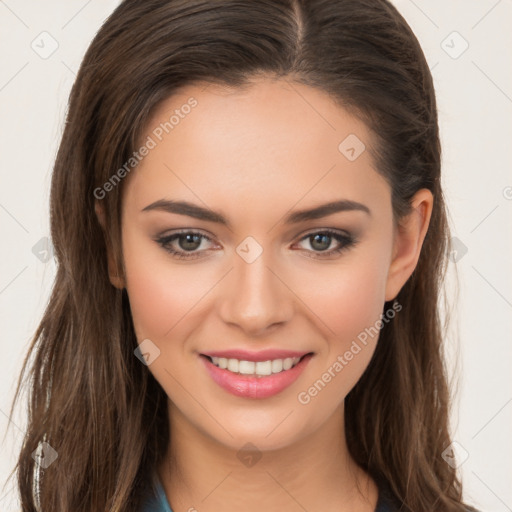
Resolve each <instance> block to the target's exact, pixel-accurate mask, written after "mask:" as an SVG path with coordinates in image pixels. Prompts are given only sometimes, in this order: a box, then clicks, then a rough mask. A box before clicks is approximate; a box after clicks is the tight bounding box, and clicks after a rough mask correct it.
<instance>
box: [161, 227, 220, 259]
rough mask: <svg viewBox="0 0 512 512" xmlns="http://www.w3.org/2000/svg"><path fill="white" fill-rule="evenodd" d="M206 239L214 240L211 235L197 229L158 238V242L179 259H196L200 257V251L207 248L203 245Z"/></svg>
mask: <svg viewBox="0 0 512 512" xmlns="http://www.w3.org/2000/svg"><path fill="white" fill-rule="evenodd" d="M204 240H207V241H209V242H211V241H212V239H211V238H210V237H208V236H206V235H204V234H203V233H200V232H197V231H182V232H180V233H174V234H172V235H168V236H163V237H160V238H157V239H156V241H157V243H158V244H160V245H161V246H162V247H163V248H164V249H165V250H166V251H167V252H169V253H171V255H172V256H173V257H174V258H177V259H195V258H198V257H200V256H201V255H200V253H201V252H204V251H205V250H206V249H205V248H204V247H203V241H204ZM175 242H176V243H175ZM200 248H201V250H200V251H199V250H198V249H200Z"/></svg>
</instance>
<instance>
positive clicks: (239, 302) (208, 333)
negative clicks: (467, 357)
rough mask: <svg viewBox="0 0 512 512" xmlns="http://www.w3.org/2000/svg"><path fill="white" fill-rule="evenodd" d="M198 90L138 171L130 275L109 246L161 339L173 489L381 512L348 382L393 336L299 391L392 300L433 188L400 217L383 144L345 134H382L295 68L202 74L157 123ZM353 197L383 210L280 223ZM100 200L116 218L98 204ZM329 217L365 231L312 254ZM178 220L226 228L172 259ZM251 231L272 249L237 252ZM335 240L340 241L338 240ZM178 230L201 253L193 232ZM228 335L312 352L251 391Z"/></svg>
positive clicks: (166, 477)
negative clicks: (237, 83) (214, 77)
mask: <svg viewBox="0 0 512 512" xmlns="http://www.w3.org/2000/svg"><path fill="white" fill-rule="evenodd" d="M190 96H193V97H194V98H196V100H197V101H198V105H197V107H195V108H194V109H193V110H192V111H191V113H190V114H188V115H187V116H186V117H185V118H184V119H181V120H180V123H179V124H178V125H177V126H175V127H174V129H173V130H172V132H170V133H169V134H168V135H166V136H165V137H164V138H163V140H162V141H160V142H158V144H157V146H156V147H155V148H154V149H152V150H151V151H150V152H149V154H148V155H147V156H146V157H145V158H144V159H143V160H142V162H141V163H140V164H139V166H138V167H137V168H136V170H134V171H133V172H132V173H131V174H130V175H129V177H128V178H126V181H125V183H124V184H123V186H124V190H123V207H122V240H123V247H122V248H123V255H124V256H123V258H124V268H125V271H126V273H125V275H124V276H117V275H115V272H114V270H113V269H114V263H113V258H112V256H111V253H109V264H110V268H111V269H112V272H111V274H112V275H111V278H110V279H111V282H112V284H113V285H114V286H116V287H119V288H122V287H126V289H127V293H128V296H129V299H130V305H131V311H132V315H133V320H134V326H135V331H136V335H137V339H138V340H139V343H140V342H141V341H142V340H144V339H146V338H149V339H150V340H151V341H152V342H153V343H154V344H155V345H156V346H157V347H158V348H159V350H160V355H159V357H157V358H156V359H155V360H154V361H153V362H152V363H151V364H150V365H149V366H148V370H149V371H151V373H152V374H153V375H154V376H155V378H156V379H157V380H158V382H159V383H160V384H161V385H162V387H163V389H164V390H165V391H166V393H167V395H168V397H169V421H170V425H171V439H170V448H169V452H168V453H167V454H166V460H165V461H164V463H163V464H162V465H161V467H160V468H158V472H159V475H160V478H161V480H162V482H163V485H164V489H165V491H166V494H167V496H168V499H169V502H170V504H171V506H172V508H173V511H174V512H182V511H189V510H191V508H192V507H195V509H197V510H198V511H201V512H203V511H218V510H223V511H225V512H230V511H234V510H237V511H239V510H244V511H247V512H253V511H258V512H260V511H261V510H270V511H273V510H285V511H295V510H297V511H299V510H304V509H306V510H308V511H309V512H315V511H320V510H321V511H323V512H325V511H337V512H340V511H349V510H350V511H356V512H363V511H365V512H370V511H373V510H374V509H375V506H376V503H377V498H378V489H377V487H376V485H375V482H374V481H373V480H372V479H371V478H370V477H369V475H367V474H366V473H365V472H364V471H363V470H362V469H361V468H359V467H358V466H357V465H356V464H355V462H354V461H353V459H352V458H351V457H350V455H349V453H348V448H347V444H346V439H345V432H344V398H345V397H346V395H347V394H348V393H349V391H350V390H351V389H352V388H353V386H354V385H355V384H356V383H357V381H358V380H359V378H360V377H361V375H362V374H363V372H364V370H365V368H366V367H367V365H368V363H369V362H370V359H371V357H372V355H373V352H374V349H375V346H376V343H377V339H378V336H375V337H373V338H370V339H369V341H368V343H367V345H366V346H365V347H364V348H363V349H362V350H361V351H360V352H359V353H358V354H357V355H356V356H354V358H353V359H352V360H351V361H350V362H349V364H347V365H346V366H345V367H344V368H343V370H342V371H341V372H340V373H339V374H337V375H336V377H335V378H333V379H332V380H331V381H330V382H329V383H328V384H327V385H326V386H325V388H324V389H323V390H322V391H321V392H319V393H318V395H317V396H315V397H314V398H312V399H311V401H310V402H309V403H308V404H305V405H304V404H301V403H299V401H298V399H297V396H298V393H300V392H301V391H305V390H307V389H308V388H309V387H310V386H311V385H312V384H313V383H314V382H315V381H317V380H318V379H319V378H321V376H322V374H323V373H324V372H325V371H326V370H327V368H329V367H330V366H332V364H333V363H334V362H335V361H336V358H337V357H338V356H339V355H342V354H344V353H345V352H346V351H347V350H349V348H350V346H351V344H352V342H353V341H354V340H355V339H357V336H358V334H360V333H361V332H363V331H364V330H365V328H368V327H370V326H373V325H375V322H376V321H377V320H378V319H379V318H380V315H381V313H382V312H383V308H384V302H385V301H388V300H392V299H394V298H395V297H396V295H397V294H398V292H399V290H400V289H401V288H402V286H403V285H404V284H405V282H406V281H407V279H408V278H409V276H410V275H411V273H412V272H413V270H414V268H415V266H416V263H417V261H418V257H419V254H420V250H421V246H422V243H423V240H424V237H425V234H426V230H427V227H428V223H429V220H430V215H431V211H432V203H433V198H432V194H431V193H430V192H429V191H427V190H420V191H418V192H417V194H416V195H415V196H414V198H413V201H412V206H413V210H412V213H411V214H410V215H409V216H408V217H407V218H404V219H402V220H401V221H400V224H399V225H398V226H397V225H395V224H394V222H393V214H392V207H391V190H390V188H389V185H388V184H387V182H386V181H385V179H384V178H383V177H382V176H381V175H380V174H378V173H377V172H376V171H375V170H374V168H373V162H372V159H371V156H370V152H369V151H368V150H366V151H364V152H363V153H362V154H361V155H360V156H359V157H358V158H357V159H356V160H355V161H349V160H348V159H347V158H346V157H345V156H344V155H343V154H342V153H341V152H340V151H339V150H338V146H339V144H340V142H341V141H343V140H344V139H345V138H346V137H347V136H348V135H349V134H356V135H357V137H358V138H359V139H360V140H361V141H363V142H364V144H365V145H366V148H367V149H368V148H369V147H370V146H371V144H372V135H371V133H370V131H369V130H368V128H367V127H366V126H365V125H364V124H363V123H361V122H360V121H358V120H357V119H356V118H354V117H352V116H351V115H350V114H349V113H348V112H347V111H345V110H344V109H342V108H340V107H339V106H336V105H335V104H334V103H333V102H332V100H331V99H330V97H329V96H328V95H326V94H325V93H324V92H322V91H320V90H317V89H313V88H310V87H307V86H304V85H299V84H295V83H291V82H289V81H287V80H282V79H281V80H271V79H269V78H260V79H258V80H254V83H253V85H252V86H251V87H249V88H246V89H244V90H240V89H228V88H225V87H220V86H217V85H212V84H210V85H208V86H207V87H205V85H204V84H202V85H194V86H187V87H185V88H184V89H182V90H181V91H180V92H179V93H178V94H176V95H174V96H173V97H172V98H169V99H168V100H166V101H165V102H163V103H162V104H161V105H160V106H159V108H158V109H157V110H156V111H155V113H154V115H153V117H152V119H151V121H150V122H149V123H148V126H147V131H146V133H145V134H144V137H143V139H144V140H145V139H146V137H147V135H150V134H151V132H152V130H153V129H154V128H155V127H156V126H158V124H159V123H160V122H164V121H165V120H167V119H168V118H169V115H170V113H172V110H174V109H176V108H179V107H180V106H181V105H183V104H184V103H186V101H187V99H188V98H189V97H190ZM159 199H174V200H185V201H190V202H193V203H195V204H198V205H199V206H203V207H205V206H207V207H208V208H210V209H211V210H214V211H218V212H221V213H222V214H223V215H224V216H225V217H226V218H227V219H228V220H229V221H230V223H231V228H228V227H226V226H222V225H220V224H216V223H214V222H210V221H204V220H198V219H194V218H191V217H188V216H184V215H178V214H173V213H168V212H164V211H156V210H152V211H146V212H142V211H141V210H142V209H143V208H145V207H146V206H147V205H149V204H151V203H153V202H154V201H157V200H159ZM340 199H348V200H352V201H357V202H359V203H362V204H364V205H366V206H367V207H368V208H369V209H370V214H367V213H365V212H363V211H344V212H338V213H334V214H331V215H329V216H326V217H323V218H321V219H316V220H308V221H304V222H300V223H298V224H296V225H291V224H288V225H287V224H284V223H283V220H282V219H283V217H284V216H285V215H286V214H288V213H289V212H290V211H296V210H302V209H308V208H312V207H314V206H318V205H320V204H323V203H327V202H330V201H335V200H340ZM97 213H98V217H99V220H100V222H102V223H103V225H104V222H105V219H104V216H103V212H102V209H101V204H100V203H98V206H97ZM326 228H331V229H334V230H338V231H341V230H343V231H346V232H349V233H350V234H352V235H353V236H354V237H355V238H356V240H357V241H356V243H355V244H354V245H352V246H349V247H347V248H346V249H345V250H344V251H343V252H341V253H340V254H334V255H332V256H330V257H319V258H315V257H314V256H315V255H320V256H321V253H322V251H321V250H320V249H318V245H314V243H313V242H314V241H312V239H311V238H308V237H307V236H306V234H311V232H318V231H320V232H321V231H322V229H326ZM181 229H190V230H194V231H199V232H200V233H203V234H206V235H207V236H209V237H210V238H211V239H212V241H211V242H209V241H208V240H206V239H203V241H202V242H201V245H200V246H199V244H197V245H196V247H198V248H197V249H192V250H193V251H195V252H196V253H200V257H199V258H197V259H191V260H178V259H175V258H173V257H172V256H171V255H170V254H169V253H168V252H166V250H165V249H164V248H163V247H162V246H161V245H159V244H158V243H157V242H155V239H156V238H157V237H159V236H162V235H168V234H170V233H172V232H174V231H177V230H181ZM248 236H251V237H253V238H254V239H255V240H256V241H257V242H258V243H259V245H260V246H261V248H262V249H263V252H262V254H261V255H260V256H259V258H257V259H256V260H255V261H253V262H252V263H248V262H246V261H245V260H244V259H243V258H241V257H240V256H239V255H238V254H237V252H236V248H237V247H238V246H239V244H240V243H241V242H242V241H243V240H244V239H245V238H246V237H248ZM329 241H330V243H329ZM324 245H325V246H326V247H328V250H330V249H335V248H337V247H339V245H340V243H339V242H337V241H336V239H335V238H331V239H328V240H327V241H326V242H325V244H324ZM172 246H173V247H174V248H175V249H176V250H181V251H182V252H186V247H187V246H186V240H183V239H182V245H181V246H180V245H179V240H175V241H174V242H172ZM184 247H185V249H184ZM320 247H322V245H320ZM397 314H399V313H397ZM231 348H244V349H247V350H253V351H254V350H259V349H264V348H284V349H290V350H299V351H304V352H314V356H313V358H312V359H311V360H310V361H309V364H308V365H307V367H306V368H305V370H304V372H303V373H302V374H301V375H300V377H299V378H298V380H296V381H295V382H294V383H293V384H292V385H291V386H290V387H288V388H287V389H285V390H284V391H283V392H281V393H279V394H277V395H275V396H273V397H270V398H266V399H248V398H241V397H236V396H233V395H231V394H230V393H228V392H227V391H225V390H224V389H222V388H221V387H219V386H218V385H217V384H216V383H214V382H213V380H212V379H211V378H210V376H209V374H208V373H207V372H206V371H205V369H204V367H203V364H202V362H201V360H200V358H199V353H202V352H207V351H211V350H221V349H231ZM248 442H250V443H252V444H253V445H254V446H255V447H257V449H258V451H259V453H260V455H261V456H262V457H261V459H260V460H258V461H257V463H256V464H254V465H252V466H250V467H248V466H246V465H245V464H243V463H242V461H241V460H240V459H239V458H238V457H237V452H238V451H239V450H240V449H241V447H243V446H244V445H245V444H246V443H248ZM262 491H263V492H262ZM319 497H320V499H319ZM192 510H193V509H192Z"/></svg>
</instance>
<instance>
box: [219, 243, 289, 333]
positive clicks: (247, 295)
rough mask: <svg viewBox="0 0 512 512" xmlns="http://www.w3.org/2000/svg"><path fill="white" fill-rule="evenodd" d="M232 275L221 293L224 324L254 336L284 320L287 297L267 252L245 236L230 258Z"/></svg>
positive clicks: (286, 292)
mask: <svg viewBox="0 0 512 512" xmlns="http://www.w3.org/2000/svg"><path fill="white" fill-rule="evenodd" d="M233 258H234V261H233V266H234V269H233V272H231V277H230V279H229V281H228V282H229V284H228V289H227V290H225V294H223V303H222V306H221V315H222V318H223V320H224V321H225V322H227V323H230V324H236V325H238V326H239V327H241V328H242V329H243V330H245V331H247V332H250V333H251V334H256V333H259V332H263V331H266V329H267V328H269V327H271V326H273V325H274V324H277V323H282V322H285V321H287V320H288V319H289V318H290V316H291V314H292V310H293V304H292V298H291V294H290V292H289V291H288V289H287V287H286V286H285V285H284V284H283V283H282V282H281V280H280V279H279V278H278V277H277V276H276V274H277V275H279V272H277V271H276V270H275V269H273V268H272V267H273V264H274V262H275V260H274V258H273V257H272V254H271V250H270V249H268V250H263V247H262V246H261V245H260V244H259V243H257V242H256V241H255V239H251V237H248V238H247V239H246V240H244V241H243V242H242V243H240V244H239V246H238V247H237V249H236V253H235V254H234V255H233Z"/></svg>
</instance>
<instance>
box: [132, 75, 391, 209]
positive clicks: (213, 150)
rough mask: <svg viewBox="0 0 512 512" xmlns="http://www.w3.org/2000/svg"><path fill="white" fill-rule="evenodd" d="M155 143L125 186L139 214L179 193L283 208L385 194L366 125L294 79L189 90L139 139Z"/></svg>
mask: <svg viewBox="0 0 512 512" xmlns="http://www.w3.org/2000/svg"><path fill="white" fill-rule="evenodd" d="M149 140H151V143H150V144H148V145H151V146H152V148H151V149H150V150H149V151H148V152H147V155H146V156H144V158H143V159H142V160H141V162H140V163H139V165H138V166H137V167H136V169H135V170H134V171H133V172H132V173H131V174H130V176H129V180H128V182H129V183H126V184H125V185H126V186H127V188H128V192H127V199H128V198H129V200H130V201H133V202H135V203H136V206H137V207H138V208H139V210H140V209H141V208H143V207H144V206H146V205H147V204H149V202H151V201H155V200H157V199H160V198H164V197H169V198H170V197H174V196H176V195H180V198H183V199H190V200H193V199H195V200H197V199H198V198H204V199H205V200H206V198H209V199H210V200H211V201H213V202H222V201H225V200H226V198H230V200H231V202H235V201H236V200H237V201H242V204H245V205H249V204H252V203H255V202H258V201H259V202H261V201H264V202H265V204H267V205H269V204H276V201H278V203H283V204H285V205H286V204H289V203H291V204H294V203H297V201H299V200H300V199H301V198H302V197H305V196H306V195H311V196H312V195H314V196H315V199H319V200H320V199H328V200H330V199H333V198H334V199H339V198H341V197H347V198H349V199H352V200H356V201H357V200H359V201H361V200H363V199H366V200H367V199H368V195H370V197H371V196H372V195H378V194H382V192H386V191H387V184H386V182H385V181H384V179H383V178H382V177H381V176H380V174H378V173H376V172H375V170H374V169H373V161H372V158H371V156H370V152H369V151H368V149H369V148H370V146H371V144H372V140H371V134H370V131H369V129H368V128H367V127H366V126H365V124H364V123H362V122H361V121H360V120H358V119H357V118H355V117H353V116H352V115H350V114H349V113H348V112H347V111H346V110H345V109H343V108H342V107H340V106H338V105H337V104H336V103H335V102H334V101H333V100H332V99H331V98H330V97H329V96H328V95H327V94H326V93H325V92H323V91H320V90H318V89H316V88H312V87H308V86H305V85H301V84H297V83H294V82H291V81H289V80H283V79H280V80H258V81H255V82H254V83H252V84H251V85H250V86H249V87H244V88H228V87H223V86H220V85H216V84H196V85H190V86H187V87H184V88H182V89H180V91H179V92H178V93H176V94H174V95H173V96H171V97H170V98H168V99H167V100H165V101H164V102H162V103H161V104H160V105H159V106H158V108H157V109H156V110H155V112H154V113H153V115H152V117H151V119H150V120H149V122H148V123H147V126H146V129H145V131H144V134H143V137H142V138H141V141H142V143H144V141H149ZM184 196H186V197H184ZM194 196H195V197H194ZM291 204H289V206H291ZM217 206H219V204H218V205H217ZM220 206H224V205H223V204H220Z"/></svg>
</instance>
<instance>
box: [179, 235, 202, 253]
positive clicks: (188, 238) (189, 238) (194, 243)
mask: <svg viewBox="0 0 512 512" xmlns="http://www.w3.org/2000/svg"><path fill="white" fill-rule="evenodd" d="M183 238H184V239H185V243H183V244H182V243H180V245H181V248H182V249H189V250H192V249H197V247H199V245H200V244H201V237H200V236H199V235H193V234H189V235H183V236H182V238H181V240H183ZM198 242H199V243H198ZM188 244H191V245H188Z"/></svg>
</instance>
